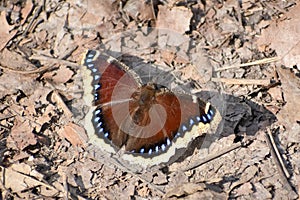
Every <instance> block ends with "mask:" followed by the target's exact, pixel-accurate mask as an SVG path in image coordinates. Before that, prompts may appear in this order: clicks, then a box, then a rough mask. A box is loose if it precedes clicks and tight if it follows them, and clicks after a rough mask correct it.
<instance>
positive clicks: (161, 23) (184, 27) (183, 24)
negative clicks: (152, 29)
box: [156, 6, 193, 34]
mask: <svg viewBox="0 0 300 200" xmlns="http://www.w3.org/2000/svg"><path fill="white" fill-rule="evenodd" d="M158 8H159V12H158V16H157V23H156V24H157V27H158V28H164V29H169V30H172V31H177V32H179V33H182V34H183V33H185V32H186V31H189V30H190V20H191V18H192V16H193V13H192V12H191V10H189V9H187V8H185V7H173V8H172V9H169V8H168V7H167V6H158Z"/></svg>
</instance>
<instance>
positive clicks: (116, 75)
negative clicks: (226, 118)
mask: <svg viewBox="0 0 300 200" xmlns="http://www.w3.org/2000/svg"><path fill="white" fill-rule="evenodd" d="M82 65H83V66H84V67H85V72H86V74H87V75H86V76H85V77H84V90H85V94H86V96H88V97H89V98H86V99H88V100H87V101H88V102H89V103H92V104H93V105H92V106H93V109H91V113H90V114H89V115H88V116H89V117H87V121H88V122H87V125H86V129H88V134H89V135H90V138H92V140H93V141H94V142H93V143H94V144H96V145H99V146H101V147H102V148H104V149H106V150H107V149H112V150H109V151H114V150H115V149H117V150H118V149H122V150H124V152H125V154H124V156H123V157H124V158H125V159H127V160H130V161H131V162H134V163H142V164H145V163H146V164H151V165H155V164H159V163H162V162H168V161H169V159H170V158H171V157H172V156H174V154H175V153H176V149H179V148H186V147H187V145H188V143H189V142H191V141H192V140H193V139H194V138H196V137H198V136H199V135H201V134H203V132H205V131H206V130H207V129H208V127H209V123H210V122H211V121H213V119H214V117H215V115H216V112H217V111H216V109H215V108H214V107H213V106H212V105H211V104H210V103H207V102H204V101H203V100H201V99H200V98H198V97H197V96H195V95H189V94H186V93H174V92H172V91H171V90H170V89H168V88H167V87H165V86H163V85H160V84H157V83H155V82H151V81H149V82H147V83H143V82H142V80H141V78H140V77H139V75H138V74H137V73H136V72H135V71H134V70H133V69H130V68H129V67H128V66H127V65H125V64H123V63H121V62H119V61H118V60H117V59H115V58H112V57H111V56H108V55H106V54H103V53H101V52H99V51H96V50H88V51H87V52H86V53H85V55H84V58H83V60H82ZM100 143H101V144H100Z"/></svg>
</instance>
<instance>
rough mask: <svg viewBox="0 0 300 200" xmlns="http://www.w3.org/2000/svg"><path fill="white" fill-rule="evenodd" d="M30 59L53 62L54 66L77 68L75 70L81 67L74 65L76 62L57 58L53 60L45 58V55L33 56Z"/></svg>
mask: <svg viewBox="0 0 300 200" xmlns="http://www.w3.org/2000/svg"><path fill="white" fill-rule="evenodd" d="M30 59H35V60H42V61H47V62H52V63H54V64H60V65H67V66H71V67H75V68H76V67H78V66H79V64H77V63H74V62H70V61H67V60H62V59H57V58H52V57H49V56H43V55H33V56H31V57H30Z"/></svg>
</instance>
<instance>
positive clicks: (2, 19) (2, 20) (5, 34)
mask: <svg viewBox="0 0 300 200" xmlns="http://www.w3.org/2000/svg"><path fill="white" fill-rule="evenodd" d="M0 27H1V28H0V35H1V37H0V50H2V49H3V48H4V47H5V46H6V44H7V43H8V41H9V40H10V39H11V38H13V37H14V36H15V34H16V32H17V29H15V30H13V31H10V30H11V29H12V28H13V27H11V26H10V25H9V24H8V23H7V20H6V16H5V12H0Z"/></svg>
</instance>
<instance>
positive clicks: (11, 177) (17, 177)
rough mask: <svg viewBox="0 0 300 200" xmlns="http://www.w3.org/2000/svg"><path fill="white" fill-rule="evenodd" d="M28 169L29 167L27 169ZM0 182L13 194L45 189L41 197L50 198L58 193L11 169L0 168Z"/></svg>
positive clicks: (50, 187) (48, 186)
mask: <svg viewBox="0 0 300 200" xmlns="http://www.w3.org/2000/svg"><path fill="white" fill-rule="evenodd" d="M29 168H30V167H29ZM0 171H1V173H0V181H1V183H3V184H4V187H5V188H7V189H10V190H11V191H12V192H13V193H19V192H22V191H23V190H28V189H30V188H36V187H42V188H43V187H46V190H42V191H47V192H46V193H41V195H44V196H48V197H51V196H53V195H55V194H57V193H58V191H57V190H56V189H55V188H53V187H52V186H50V185H47V184H45V183H43V182H41V181H38V180H36V179H35V178H32V177H30V176H27V175H24V174H22V173H19V172H17V171H15V170H14V169H12V168H4V167H1V166H0Z"/></svg>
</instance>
